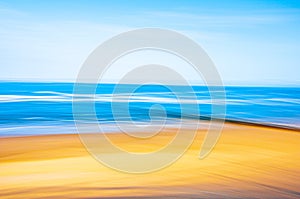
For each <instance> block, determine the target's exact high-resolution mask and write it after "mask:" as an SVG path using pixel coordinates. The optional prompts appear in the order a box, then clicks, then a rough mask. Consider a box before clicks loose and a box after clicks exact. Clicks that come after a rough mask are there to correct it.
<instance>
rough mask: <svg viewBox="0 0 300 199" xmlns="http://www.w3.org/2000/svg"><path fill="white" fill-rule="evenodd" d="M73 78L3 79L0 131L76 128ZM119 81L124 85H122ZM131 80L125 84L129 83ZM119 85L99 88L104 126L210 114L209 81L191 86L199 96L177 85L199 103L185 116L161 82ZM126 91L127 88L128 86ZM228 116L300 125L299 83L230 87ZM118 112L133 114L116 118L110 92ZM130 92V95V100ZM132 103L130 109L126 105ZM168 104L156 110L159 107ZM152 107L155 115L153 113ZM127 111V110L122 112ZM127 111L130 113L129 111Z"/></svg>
mask: <svg viewBox="0 0 300 199" xmlns="http://www.w3.org/2000/svg"><path fill="white" fill-rule="evenodd" d="M73 86H74V85H73V83H30V82H0V136H23V135H42V134H66V133H67V134H68V133H77V131H76V127H75V123H74V117H73V111H72V100H73V97H74V94H73ZM119 86H120V85H119ZM130 86H133V85H121V87H123V88H127V87H130ZM115 87H116V84H101V85H99V86H98V88H97V89H96V92H95V112H96V115H97V122H98V123H99V124H100V125H103V126H104V127H105V128H104V129H105V131H107V132H116V131H117V129H116V125H115V124H116V123H117V122H123V123H128V124H129V125H130V124H131V123H132V122H134V123H135V124H149V122H150V121H151V120H154V121H155V120H157V121H159V120H161V119H166V121H167V124H168V125H176V123H177V122H178V121H179V120H181V119H185V120H187V121H188V120H199V119H200V120H201V119H209V118H210V117H211V101H210V94H209V92H208V89H207V87H205V86H193V87H192V88H193V90H194V93H193V94H194V95H195V96H196V97H197V100H196V101H195V100H194V101H193V100H191V93H189V92H186V93H185V88H184V87H183V86H173V87H177V90H179V91H180V92H181V93H180V96H181V97H182V96H183V99H184V100H183V101H184V103H186V104H194V105H195V104H196V105H197V106H198V108H199V110H197V111H195V110H194V109H191V110H190V112H188V114H186V112H185V114H184V115H183V114H182V112H181V111H180V103H182V101H181V102H180V103H179V102H178V101H177V100H176V95H177V94H176V93H172V92H170V90H169V89H167V88H166V87H163V86H159V85H144V86H142V87H140V88H139V89H136V90H135V92H134V93H122V92H121V91H122V89H120V91H119V93H115V92H114V89H115ZM124 90H126V89H124ZM225 91H226V120H229V121H233V122H246V123H254V124H262V125H267V126H276V127H283V128H291V129H300V88H299V87H242V86H226V87H225ZM113 96H114V97H116V98H117V99H118V100H117V101H116V102H114V103H117V105H118V107H120V108H119V109H118V111H119V112H120V113H122V112H123V111H127V112H128V111H129V115H130V117H120V115H122V114H118V117H116V116H115V115H114V113H113V111H112V107H111V104H112V100H111V99H112V97H113ZM128 96H130V98H129V99H130V100H129V101H127V100H122V99H127V97H128ZM126 104H128V108H129V110H128V109H126V110H125V109H124V110H123V109H122V107H126V106H125V105H126ZM158 104H159V108H162V107H163V108H164V110H165V111H164V112H160V111H159V110H160V109H157V110H158V111H156V112H155V108H156V106H157V105H158ZM151 107H152V111H153V109H154V114H151V117H150V115H149V110H150V109H151ZM123 115H125V116H126V114H123ZM127 116H128V115H127Z"/></svg>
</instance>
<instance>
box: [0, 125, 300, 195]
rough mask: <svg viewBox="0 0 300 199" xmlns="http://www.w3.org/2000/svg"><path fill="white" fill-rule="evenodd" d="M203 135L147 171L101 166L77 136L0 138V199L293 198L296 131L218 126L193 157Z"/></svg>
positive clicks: (127, 142) (298, 162)
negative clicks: (211, 142)
mask: <svg viewBox="0 0 300 199" xmlns="http://www.w3.org/2000/svg"><path fill="white" fill-rule="evenodd" d="M204 135H205V132H204V131H199V132H198V134H197V137H196V139H195V141H194V143H193V145H192V146H191V147H190V149H189V150H188V151H187V153H185V155H184V156H183V157H182V158H181V159H179V160H178V161H177V162H175V163H174V164H172V165H171V166H169V167H168V168H166V169H163V170H160V171H158V172H154V173H148V174H127V173H120V172H117V171H115V170H112V169H109V168H107V167H105V166H103V165H102V164H100V163H99V162H98V161H96V160H95V159H94V158H93V157H92V156H90V155H89V153H88V152H87V151H86V149H85V148H84V146H83V145H82V144H81V142H80V139H79V137H78V135H48V136H30V137H15V138H0V198H55V197H57V198H106V197H107V198H109V197H113V198H140V197H143V198H154V197H159V198H161V197H163V198H300V133H299V132H296V131H290V130H282V129H275V128H267V127H257V126H247V125H238V124H226V126H225V128H224V130H223V134H222V135H221V138H220V140H219V142H218V144H217V145H216V147H215V148H214V150H213V151H212V153H211V154H210V155H209V156H208V157H206V158H205V159H203V160H200V159H198V154H199V149H200V146H201V143H202V141H203V138H204ZM172 136H173V133H165V134H164V136H161V138H158V139H156V140H155V141H154V142H151V143H150V145H151V146H156V145H160V144H161V143H164V142H165V139H168V138H169V137H172ZM110 137H111V139H112V140H113V141H114V142H116V143H117V144H122V146H123V147H125V148H126V147H128V148H130V149H132V150H136V151H140V150H142V149H144V148H145V147H143V146H145V143H144V142H141V143H134V140H133V139H130V138H128V137H126V136H123V135H121V134H111V135H110ZM151 146H149V147H151Z"/></svg>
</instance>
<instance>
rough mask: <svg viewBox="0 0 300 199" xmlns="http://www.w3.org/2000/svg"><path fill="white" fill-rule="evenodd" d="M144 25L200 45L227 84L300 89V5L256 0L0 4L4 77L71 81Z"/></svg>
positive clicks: (0, 52) (0, 58)
mask: <svg viewBox="0 0 300 199" xmlns="http://www.w3.org/2000/svg"><path fill="white" fill-rule="evenodd" d="M143 27H159V28H167V29H172V30H176V31H178V32H181V33H183V34H185V35H187V36H189V37H190V38H191V39H193V40H195V41H197V42H198V43H199V44H200V45H201V46H202V47H203V48H204V49H205V50H206V52H207V53H208V54H209V56H210V57H211V58H212V60H213V61H214V63H215V65H216V67H217V68H218V70H219V73H220V75H221V76H222V78H223V80H224V82H225V83H226V84H255V85H256V84H260V85H265V84H282V85H286V84H288V85H289V84H299V81H300V80H299V74H300V56H299V55H300V53H299V52H300V1H255V0H252V1H103V2H101V1H0V69H1V73H0V79H1V80H36V81H39V80H45V81H59V80H61V81H72V80H74V79H75V78H76V75H77V73H78V71H79V68H80V66H81V64H82V63H83V62H84V60H85V59H86V58H87V56H88V55H89V53H91V51H92V50H93V49H95V48H96V47H97V46H98V45H99V44H101V43H102V42H103V41H105V40H106V39H108V38H110V37H112V36H114V35H116V34H119V33H121V32H124V31H127V30H131V29H135V28H143ZM191 78H194V77H193V76H192V75H191Z"/></svg>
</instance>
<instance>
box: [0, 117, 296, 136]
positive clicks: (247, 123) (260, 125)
mask: <svg viewBox="0 0 300 199" xmlns="http://www.w3.org/2000/svg"><path fill="white" fill-rule="evenodd" d="M198 121H202V122H206V121H212V122H219V121H222V120H220V119H212V118H210V117H205V116H202V117H201V119H200V120H198ZM226 124H232V125H244V126H253V127H266V128H271V129H272V128H274V129H282V130H288V131H294V132H297V133H300V126H299V127H292V126H285V125H280V124H267V123H259V122H248V121H242V120H231V119H225V120H224V125H226ZM58 128H59V127H58ZM75 128H76V127H75ZM170 129H172V127H170ZM183 129H184V128H183ZM186 130H188V128H187V129H186ZM201 130H207V129H201ZM118 133H121V132H118V131H110V132H105V134H118ZM78 134H79V133H78V132H77V133H75V132H74V133H65V134H61V133H49V134H24V135H9V136H8V135H1V134H0V139H1V138H15V137H31V136H47V135H78Z"/></svg>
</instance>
